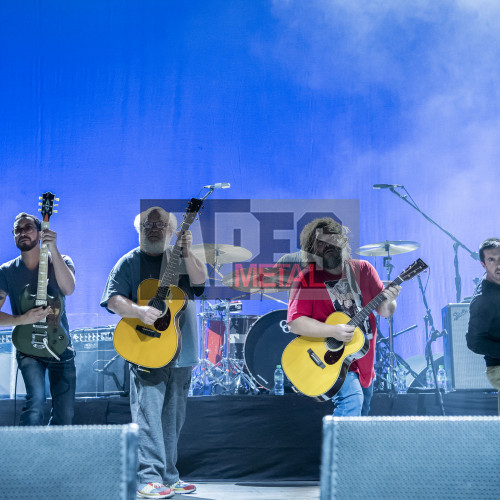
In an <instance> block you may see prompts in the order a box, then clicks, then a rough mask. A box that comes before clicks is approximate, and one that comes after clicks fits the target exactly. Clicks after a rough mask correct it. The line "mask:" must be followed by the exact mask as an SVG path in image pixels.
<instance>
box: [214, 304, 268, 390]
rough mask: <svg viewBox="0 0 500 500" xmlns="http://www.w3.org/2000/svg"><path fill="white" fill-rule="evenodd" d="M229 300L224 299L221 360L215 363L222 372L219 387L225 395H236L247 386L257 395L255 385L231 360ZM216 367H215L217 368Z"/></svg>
mask: <svg viewBox="0 0 500 500" xmlns="http://www.w3.org/2000/svg"><path fill="white" fill-rule="evenodd" d="M230 302H231V301H230V300H229V299H225V301H224V303H225V308H224V310H223V316H224V317H225V320H224V323H225V331H224V335H225V336H224V352H223V356H222V359H221V360H220V361H219V363H217V365H219V364H220V365H221V369H222V371H223V380H219V382H218V383H219V385H221V386H222V387H223V388H224V390H225V392H224V393H225V394H232V393H236V394H237V393H238V392H239V388H240V387H244V386H245V385H247V386H248V389H249V391H252V392H253V393H254V394H258V393H259V389H258V388H257V384H256V383H255V382H254V381H253V380H252V378H251V377H249V376H248V375H247V374H246V373H244V372H243V367H242V366H240V364H239V360H236V359H232V358H231V315H230V313H229V306H230ZM217 365H216V366H217Z"/></svg>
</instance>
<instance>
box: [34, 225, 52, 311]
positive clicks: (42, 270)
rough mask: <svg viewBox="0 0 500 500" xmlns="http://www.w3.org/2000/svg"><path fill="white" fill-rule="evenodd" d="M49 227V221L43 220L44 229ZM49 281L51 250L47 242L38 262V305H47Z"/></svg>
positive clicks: (43, 244)
mask: <svg viewBox="0 0 500 500" xmlns="http://www.w3.org/2000/svg"><path fill="white" fill-rule="evenodd" d="M48 228H49V222H48V221H43V222H42V230H43V229H48ZM48 283H49V250H48V248H47V245H46V244H45V243H42V245H41V247H40V261H39V264H38V285H37V289H36V305H37V306H44V305H47V285H48Z"/></svg>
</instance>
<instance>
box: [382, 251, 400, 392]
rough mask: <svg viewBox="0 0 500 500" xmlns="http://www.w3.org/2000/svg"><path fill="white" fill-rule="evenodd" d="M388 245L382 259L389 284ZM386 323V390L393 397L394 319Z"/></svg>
mask: <svg viewBox="0 0 500 500" xmlns="http://www.w3.org/2000/svg"><path fill="white" fill-rule="evenodd" d="M389 248H390V247H389V244H386V250H387V257H384V268H385V272H386V273H387V281H388V282H389V283H390V282H391V272H392V270H393V269H394V266H393V265H392V264H391V262H392V257H391V253H390V249H389ZM387 322H388V324H389V337H388V339H389V364H388V366H387V389H388V391H389V395H390V396H391V397H394V396H395V395H396V394H397V390H396V383H395V382H396V377H397V372H396V356H395V353H394V330H393V328H394V319H393V316H392V315H391V317H389V318H387Z"/></svg>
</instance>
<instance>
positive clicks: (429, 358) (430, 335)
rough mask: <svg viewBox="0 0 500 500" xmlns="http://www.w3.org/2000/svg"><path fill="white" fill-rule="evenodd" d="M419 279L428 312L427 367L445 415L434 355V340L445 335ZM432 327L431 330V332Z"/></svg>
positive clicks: (426, 315) (426, 330)
mask: <svg viewBox="0 0 500 500" xmlns="http://www.w3.org/2000/svg"><path fill="white" fill-rule="evenodd" d="M417 279H418V286H419V288H420V292H421V294H422V300H423V302H424V306H425V310H426V314H425V317H424V321H425V338H426V344H425V358H426V360H427V369H429V366H430V367H431V369H432V377H433V379H434V387H435V393H436V399H437V402H438V404H439V408H440V410H441V415H442V416H443V417H444V416H445V413H444V404H443V396H442V394H441V391H440V390H439V387H438V383H437V376H436V367H435V366H434V356H433V355H432V342H434V341H435V340H436V339H437V338H438V337H440V336H441V335H443V333H444V331H443V332H439V331H438V330H436V329H435V328H434V320H433V319H432V314H431V310H430V309H429V305H428V304H427V299H426V297H425V290H424V287H423V286H422V279H421V278H420V275H419V276H417ZM429 328H430V332H429Z"/></svg>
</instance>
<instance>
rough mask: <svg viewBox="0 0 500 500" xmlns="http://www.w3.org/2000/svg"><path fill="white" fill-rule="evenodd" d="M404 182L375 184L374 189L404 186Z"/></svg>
mask: <svg viewBox="0 0 500 500" xmlns="http://www.w3.org/2000/svg"><path fill="white" fill-rule="evenodd" d="M402 187H404V186H403V185H402V184H374V185H373V189H388V188H402Z"/></svg>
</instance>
